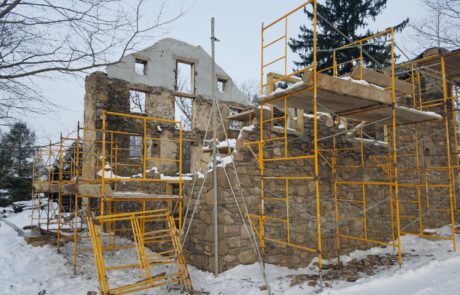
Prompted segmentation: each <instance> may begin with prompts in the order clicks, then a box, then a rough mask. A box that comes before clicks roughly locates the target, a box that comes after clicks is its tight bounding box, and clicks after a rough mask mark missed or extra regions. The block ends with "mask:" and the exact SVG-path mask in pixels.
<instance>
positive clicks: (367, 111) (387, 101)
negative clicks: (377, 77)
mask: <svg viewBox="0 0 460 295" xmlns="http://www.w3.org/2000/svg"><path fill="white" fill-rule="evenodd" d="M312 86H313V73H311V72H307V73H306V74H305V76H304V83H301V84H300V83H299V84H296V85H294V86H293V87H291V88H288V89H286V90H278V91H275V92H273V93H272V94H270V95H268V96H265V97H261V98H260V99H259V102H260V103H262V104H270V103H273V104H275V105H277V106H278V107H279V108H281V109H282V108H283V104H284V99H283V98H284V97H286V96H288V97H289V98H288V106H289V107H295V108H298V109H303V110H305V112H310V111H312V110H313V87H312ZM317 90H318V96H317V98H318V111H319V112H325V113H335V114H337V115H339V116H342V117H346V118H350V119H355V120H360V121H368V122H373V121H379V120H382V124H385V123H388V122H390V119H391V93H390V92H389V91H385V90H382V89H379V88H377V87H374V86H369V85H362V84H358V83H355V82H353V81H350V80H344V79H340V78H337V77H333V76H329V75H325V74H317ZM440 118H441V117H440V116H439V115H436V114H432V113H428V112H421V111H418V110H415V109H408V108H405V107H397V120H398V121H399V122H400V123H403V124H407V123H415V122H424V121H429V120H436V119H440ZM385 120H387V121H385Z"/></svg>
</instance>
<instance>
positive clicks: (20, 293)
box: [0, 210, 460, 295]
mask: <svg viewBox="0 0 460 295" xmlns="http://www.w3.org/2000/svg"><path fill="white" fill-rule="evenodd" d="M6 219H7V220H8V221H9V222H10V223H13V224H15V225H16V226H18V227H19V228H22V227H23V226H25V225H29V224H30V210H26V211H24V212H21V213H18V214H10V215H9V216H8V217H6ZM0 223H1V226H0V294H2V295H9V294H14V295H31V294H32V295H35V294H38V293H39V292H40V291H42V290H46V294H47V295H49V294H53V295H54V294H56V295H58V294H59V295H61V294H67V295H74V294H75V295H77V294H78V295H86V294H87V292H88V291H97V290H98V288H97V276H96V272H95V267H94V263H93V258H92V255H91V254H90V253H82V254H79V256H78V263H79V266H80V267H79V268H78V273H77V274H76V275H74V274H73V270H72V248H73V245H72V244H71V243H68V244H66V246H65V247H64V249H63V253H62V254H58V253H57V252H56V248H55V247H52V246H43V247H32V246H30V245H28V244H26V243H25V241H24V239H23V237H20V236H18V233H17V232H16V231H15V230H13V229H12V228H11V227H10V226H8V225H6V224H5V223H4V222H1V221H0ZM448 230H449V229H448V228H443V229H440V231H441V232H442V231H448ZM457 238H460V235H458V236H457ZM402 245H403V251H404V253H407V254H406V255H405V258H404V264H403V266H402V268H401V269H399V266H398V265H392V266H388V267H385V268H383V267H382V269H380V270H377V271H376V273H375V274H374V275H372V276H366V277H363V278H361V279H358V280H357V281H356V282H353V283H350V282H346V281H341V280H336V281H332V282H331V281H328V282H327V283H328V285H330V287H329V288H324V289H322V290H320V289H319V288H318V287H311V286H309V285H308V281H305V282H301V284H300V285H295V286H292V287H291V286H290V285H291V282H292V279H293V277H295V276H296V275H305V274H311V275H314V274H315V273H316V272H315V271H314V269H313V267H311V268H305V269H296V270H291V269H288V268H284V267H277V266H273V265H267V268H266V272H267V275H268V281H269V282H270V286H271V288H272V291H273V292H274V293H275V294H287V295H296V294H299V295H300V294H302V295H305V294H325V295H333V294H340V295H347V294H353V295H359V294H363V295H364V294H366V295H367V294H372V295H379V294H382V295H383V294H385V295H386V294H404V295H408V294H434V293H436V294H437V295H440V294H449V295H450V294H458V293H459V290H460V255H459V254H458V253H452V250H451V249H452V243H451V241H432V240H427V239H421V238H418V237H413V236H405V237H403V238H402ZM392 251H393V249H392V248H381V247H376V248H372V249H369V250H366V251H355V252H353V253H351V254H350V255H348V256H343V257H342V258H341V260H342V261H343V262H344V263H345V267H346V264H347V263H348V262H351V261H353V259H355V260H356V259H362V258H365V257H367V256H368V255H387V254H389V253H393V252H392ZM114 257H116V259H125V258H124V256H117V254H116V253H115V254H114ZM332 262H333V261H331V263H332ZM190 273H191V276H192V281H193V285H194V288H195V289H196V290H202V291H208V292H210V294H222V295H227V294H228V295H236V294H249V295H252V294H254V295H255V294H265V292H263V291H260V287H261V286H263V285H264V283H263V279H262V275H261V272H260V268H259V265H257V264H253V265H244V266H243V265H240V266H238V267H235V268H233V269H231V270H229V271H226V272H224V273H222V274H220V275H219V276H218V277H217V278H216V277H214V275H213V274H210V273H206V272H202V271H200V270H198V269H196V268H194V267H192V266H191V267H190ZM117 279H120V280H125V279H128V278H126V277H121V276H120V277H117ZM139 294H146V295H154V294H179V292H178V291H171V292H169V291H168V290H167V289H166V288H163V289H152V290H148V291H144V292H141V293H139Z"/></svg>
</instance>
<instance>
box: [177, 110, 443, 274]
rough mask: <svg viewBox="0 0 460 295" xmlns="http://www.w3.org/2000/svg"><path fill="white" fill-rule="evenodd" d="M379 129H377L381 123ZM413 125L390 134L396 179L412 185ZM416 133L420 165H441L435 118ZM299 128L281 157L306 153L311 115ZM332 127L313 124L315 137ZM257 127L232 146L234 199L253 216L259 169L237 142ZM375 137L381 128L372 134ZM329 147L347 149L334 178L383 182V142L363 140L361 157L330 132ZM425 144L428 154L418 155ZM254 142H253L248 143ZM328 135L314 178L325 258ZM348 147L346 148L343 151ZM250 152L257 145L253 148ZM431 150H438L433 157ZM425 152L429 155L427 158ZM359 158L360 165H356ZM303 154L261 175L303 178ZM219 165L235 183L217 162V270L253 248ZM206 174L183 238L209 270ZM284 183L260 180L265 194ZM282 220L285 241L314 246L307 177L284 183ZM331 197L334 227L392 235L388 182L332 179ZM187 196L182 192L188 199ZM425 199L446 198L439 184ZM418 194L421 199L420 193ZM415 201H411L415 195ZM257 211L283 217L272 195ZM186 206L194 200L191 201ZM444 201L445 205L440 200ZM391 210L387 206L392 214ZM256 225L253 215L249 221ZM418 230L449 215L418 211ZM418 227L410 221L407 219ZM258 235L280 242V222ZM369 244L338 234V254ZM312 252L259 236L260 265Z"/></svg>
mask: <svg viewBox="0 0 460 295" xmlns="http://www.w3.org/2000/svg"><path fill="white" fill-rule="evenodd" d="M379 128H382V129H383V126H380V127H379ZM414 129H415V127H414V126H413V125H412V126H411V125H408V126H399V127H398V132H397V138H398V153H399V154H400V158H399V160H398V169H399V171H400V173H399V181H400V183H412V184H413V183H418V182H421V180H422V178H424V177H422V176H421V175H418V176H417V174H416V173H415V176H414V173H413V171H410V169H411V168H413V167H414V163H415V160H414V159H415V158H414V157H413V156H412V158H410V157H409V156H407V155H412V153H413V152H414V150H415V145H414V140H413V138H414V137H413V134H414V133H413V132H414ZM417 129H418V133H417V134H418V136H419V148H418V149H419V152H420V159H421V162H422V163H421V164H420V166H419V167H422V166H423V165H427V166H443V165H446V159H445V157H441V156H440V155H443V154H445V145H443V142H445V137H444V132H443V131H444V130H443V122H442V121H435V122H426V123H422V124H419V126H418V127H417ZM305 130H306V131H307V134H306V136H305V137H303V138H298V137H296V136H293V135H292V136H290V137H289V153H290V154H289V155H290V156H299V155H304V154H306V153H310V151H311V149H312V143H311V139H312V120H311V119H310V120H307V121H306V126H305ZM337 131H338V130H335V129H334V128H329V127H326V126H325V125H321V124H320V126H319V138H325V137H327V136H328V135H331V134H333V133H336V132H337ZM265 135H266V138H274V137H278V136H280V134H279V133H278V132H275V131H271V132H267V131H265ZM258 136H259V131H258V129H257V128H255V129H254V130H253V131H244V130H243V131H242V132H241V134H240V137H239V139H238V141H237V148H236V149H237V150H236V151H235V152H234V164H235V166H236V167H237V171H238V176H239V180H240V182H241V190H236V191H237V196H238V198H239V204H240V205H241V204H242V202H241V195H240V193H242V195H243V196H244V199H245V202H246V204H247V206H248V209H249V212H250V213H255V214H260V203H259V196H260V189H261V188H260V179H261V176H260V171H259V169H258V168H257V161H256V159H255V158H254V156H253V154H252V153H251V152H250V151H249V149H248V148H246V147H244V142H245V141H257V140H258ZM379 136H380V137H382V138H380V139H382V140H383V132H382V133H381V134H379ZM336 147H337V148H338V149H340V148H344V149H348V150H347V151H346V152H343V151H342V152H341V153H340V154H338V155H337V157H336V160H337V172H336V175H335V177H336V179H337V181H339V182H340V181H342V182H346V181H373V182H380V183H385V182H389V181H391V177H390V175H389V172H390V170H389V166H388V161H387V159H388V157H389V151H388V149H387V148H386V146H385V145H384V144H380V145H378V144H374V143H370V144H363V149H364V158H363V159H362V158H361V154H360V152H359V150H360V143H358V142H351V141H350V140H349V137H348V138H347V137H346V135H345V134H342V135H340V136H337V137H336ZM427 147H429V153H430V155H426V154H424V151H425V150H426V148H427ZM253 148H254V147H253ZM331 148H332V138H327V139H325V140H321V141H320V149H321V150H322V152H321V157H320V160H319V166H320V168H319V171H320V173H319V179H320V195H321V202H320V206H321V207H320V209H321V235H322V247H323V257H324V258H332V257H336V256H337V255H338V253H337V245H336V243H337V239H336V220H335V207H334V194H333V180H334V175H333V173H332V170H331V167H330V163H331V161H332V153H331V152H330V149H331ZM351 149H352V150H351ZM255 152H257V149H256V148H255ZM264 152H265V156H266V157H276V156H281V155H282V153H283V152H284V147H283V146H282V145H272V146H269V145H267V146H266V148H265V149H264ZM435 155H438V156H435ZM430 158H432V159H430ZM361 161H364V163H365V168H361V167H358V166H359V165H360V164H361ZM312 164H313V163H312V161H311V160H296V161H289V162H286V161H283V162H266V165H265V176H286V175H292V176H300V175H302V176H304V175H309V174H310V175H311V174H312V171H313V166H312ZM224 169H225V171H226V173H227V174H228V177H229V178H230V182H231V183H232V186H233V187H234V188H237V187H238V185H237V183H238V181H237V179H236V175H235V173H234V170H233V165H232V164H229V165H227V166H226V167H225V168H223V167H219V168H218V170H217V172H218V180H219V201H218V203H219V215H218V216H219V220H218V221H219V271H225V270H227V269H230V268H232V267H235V266H237V265H239V264H249V263H253V262H255V261H256V257H255V256H254V251H253V249H252V248H251V243H250V240H249V236H248V234H247V232H246V228H245V227H244V224H243V222H242V218H241V216H240V212H239V210H238V206H237V203H236V202H235V199H234V197H233V195H232V193H231V190H230V187H229V185H228V181H227V179H226V176H225V173H224ZM446 177H447V175H446V174H445V173H439V172H436V173H429V174H428V178H429V180H430V183H431V181H433V182H435V181H438V182H444V183H445V182H446V181H447V178H446ZM210 181H211V173H209V174H208V178H207V179H206V181H205V183H204V185H203V194H202V197H201V201H200V203H199V206H197V210H196V213H195V216H194V221H193V223H192V225H191V229H190V232H189V236H188V239H187V242H186V251H187V255H188V259H189V262H190V263H191V264H192V265H195V266H196V267H198V268H200V269H205V270H208V271H213V241H214V237H213V221H212V204H213V192H212V189H211V188H212V183H211V182H210ZM201 183H202V179H197V184H196V187H198V188H199V187H200V185H201ZM198 188H195V193H194V195H193V198H196V195H197V192H198V191H199V189H198ZM363 189H364V190H365V193H366V208H367V210H366V222H365V224H364V222H363V211H364V209H363V204H362V191H363ZM285 190H286V186H285V181H284V180H273V181H265V188H264V193H265V197H266V198H276V197H284V196H285ZM288 191H289V205H288V208H289V220H290V229H289V232H290V236H289V239H290V241H291V242H292V243H295V244H298V245H303V246H307V247H311V248H316V240H317V238H316V226H317V222H316V203H315V185H314V182H313V181H309V182H308V181H305V180H303V181H290V182H289V189H288ZM337 192H338V193H337V195H338V198H339V199H342V200H343V201H342V202H339V204H340V206H339V216H340V223H339V224H340V233H341V234H345V235H352V236H357V237H364V226H366V228H367V235H368V236H367V237H368V239H372V240H377V241H390V240H391V239H392V237H393V235H394V231H395V228H394V227H393V226H394V223H392V218H391V216H392V214H393V218H395V215H394V212H395V211H394V210H395V208H394V202H393V199H392V198H391V197H390V196H391V192H390V188H389V186H388V185H378V184H376V185H366V186H365V187H364V188H363V186H362V185H346V184H341V185H337ZM189 195H190V194H189V193H188V191H187V192H186V196H187V197H188V196H189ZM429 196H430V199H431V200H432V205H433V204H437V205H439V204H444V205H445V202H446V199H447V200H448V194H447V192H446V188H442V189H439V190H437V189H435V190H432V191H430V192H429ZM421 197H422V198H425V197H426V195H425V193H424V192H421ZM404 198H405V199H406V200H414V198H417V189H416V188H413V187H412V188H404V187H402V188H400V199H401V200H403V199H404ZM415 200H416V199H415ZM265 203H266V205H265V210H266V211H265V214H266V215H267V216H272V217H276V218H280V219H286V218H287V214H288V211H287V210H286V205H285V203H284V202H280V201H279V200H278V201H277V200H273V201H268V200H265ZM192 204H194V203H192ZM392 205H393V206H392ZM447 205H448V204H447ZM392 210H393V212H392ZM417 210H418V209H417V208H414V206H413V204H411V203H403V202H401V207H400V212H401V215H402V216H411V215H416V214H418V211H417ZM253 221H254V224H255V227H256V229H257V230H258V225H257V220H253ZM401 222H402V227H403V228H404V229H405V231H407V232H417V230H419V229H418V228H414V222H412V221H411V220H406V221H405V220H403V218H402V221H401ZM423 222H424V223H423V224H424V228H423V229H427V228H434V227H438V226H441V225H445V224H448V223H449V222H450V221H449V215H446V213H445V212H444V213H436V214H430V215H429V216H426V214H425V215H423ZM415 225H418V223H415ZM265 233H266V237H268V238H271V239H278V240H287V238H288V237H287V226H286V224H285V223H282V222H279V221H267V224H266V227H265ZM373 246H375V244H370V243H363V242H359V241H353V240H350V239H340V249H341V251H342V252H341V253H340V254H346V253H348V252H350V251H353V250H355V249H366V248H369V247H373ZM315 256H316V254H312V253H308V252H306V251H301V250H298V249H295V248H292V247H287V246H282V245H278V244H274V243H272V242H268V241H267V242H266V248H265V253H264V260H265V262H267V263H273V264H277V265H282V266H288V267H306V266H307V265H308V264H309V263H310V262H311V260H312V258H313V257H315Z"/></svg>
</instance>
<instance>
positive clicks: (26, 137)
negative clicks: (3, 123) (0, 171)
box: [1, 122, 35, 178]
mask: <svg viewBox="0 0 460 295" xmlns="http://www.w3.org/2000/svg"><path fill="white" fill-rule="evenodd" d="M34 146H35V132H34V131H33V130H31V129H29V127H28V126H27V124H25V123H23V122H17V123H15V124H13V125H12V126H11V128H10V130H9V132H8V133H6V134H4V135H3V137H2V140H1V148H2V149H3V150H4V152H5V153H6V154H7V155H6V157H8V161H9V165H10V166H9V167H5V169H6V171H7V174H8V175H9V176H14V177H20V178H28V177H31V175H32V156H33V152H34Z"/></svg>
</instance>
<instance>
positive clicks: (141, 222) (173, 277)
mask: <svg viewBox="0 0 460 295" xmlns="http://www.w3.org/2000/svg"><path fill="white" fill-rule="evenodd" d="M114 223H120V224H121V225H122V226H124V229H125V230H126V231H127V233H129V234H130V235H131V236H132V238H133V240H134V243H132V242H131V241H127V240H125V241H127V244H126V245H124V246H126V247H125V248H124V249H121V251H123V252H124V253H128V254H129V252H131V254H132V256H133V258H134V259H132V261H130V263H128V264H119V262H118V263H117V261H110V256H107V255H104V254H105V253H107V251H106V250H105V249H104V248H105V247H104V244H105V240H106V236H105V235H104V232H103V230H102V229H103V228H104V227H108V226H110V225H111V224H114ZM104 225H105V226H104ZM159 225H161V228H160V227H159ZM88 227H89V231H90V235H91V241H92V245H93V252H94V258H95V262H96V268H97V274H98V281H99V289H100V291H101V294H104V295H109V294H113V295H116V294H127V293H133V292H137V291H141V290H145V289H149V288H155V287H161V286H165V285H170V284H175V283H177V284H180V285H181V286H182V287H183V289H184V290H185V291H187V292H192V291H193V287H192V282H191V280H190V275H189V273H188V267H187V263H186V261H185V257H184V254H183V252H182V246H181V242H180V234H179V231H178V229H177V228H176V224H175V221H174V219H173V217H172V216H171V214H170V213H169V211H168V210H167V209H160V210H150V211H142V212H132V213H120V214H113V215H105V216H99V217H96V218H94V219H93V218H88ZM108 263H112V264H108ZM165 265H171V266H172V267H171V268H164V267H163V266H165ZM132 269H139V277H138V278H135V279H133V280H132V282H129V283H122V284H120V283H119V282H117V281H116V280H111V282H110V285H109V280H110V279H111V278H112V276H111V273H113V272H114V271H116V272H117V273H118V274H119V273H120V272H123V271H124V272H127V273H132ZM113 285H115V286H113Z"/></svg>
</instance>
